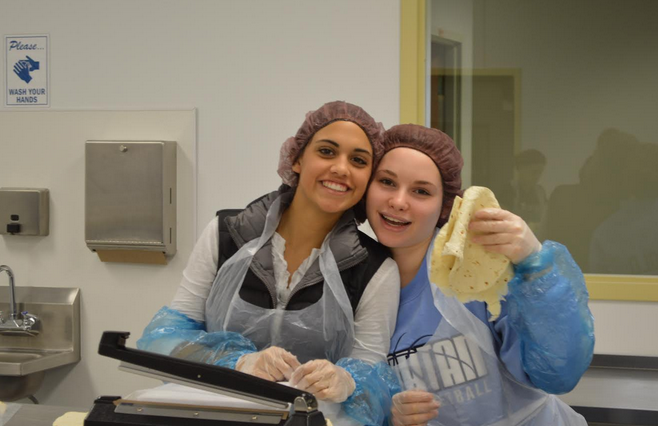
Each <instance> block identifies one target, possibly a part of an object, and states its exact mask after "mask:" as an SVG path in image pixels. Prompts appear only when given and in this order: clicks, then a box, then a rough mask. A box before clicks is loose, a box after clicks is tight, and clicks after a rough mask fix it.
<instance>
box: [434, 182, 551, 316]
mask: <svg viewBox="0 0 658 426" xmlns="http://www.w3.org/2000/svg"><path fill="white" fill-rule="evenodd" d="M540 249H541V244H540V243H539V241H538V240H537V238H536V237H535V236H534V234H533V233H532V231H531V230H530V228H528V225H527V224H526V223H525V222H524V221H523V219H521V218H520V217H518V216H516V215H514V214H512V213H510V212H508V211H505V210H501V209H500V206H499V204H498V201H497V200H496V197H495V196H494V194H493V192H491V190H490V189H488V188H484V187H479V186H473V187H470V188H468V189H467V190H466V191H465V192H464V198H463V199H462V198H461V197H456V198H455V203H454V205H453V207H452V211H451V213H450V219H449V221H448V223H447V224H446V225H445V226H443V228H441V231H440V232H439V235H438V236H437V237H436V240H435V241H434V248H433V251H432V258H431V266H430V279H431V280H432V282H433V283H434V284H435V285H437V286H438V287H439V288H440V289H441V291H443V293H445V294H447V295H449V296H455V297H456V298H457V299H458V300H459V301H461V302H462V303H466V302H470V301H473V300H478V301H482V302H486V303H487V307H488V310H489V312H490V313H491V318H490V320H491V321H493V320H495V319H496V318H497V317H498V315H500V300H501V299H502V298H503V297H504V295H505V294H507V283H508V282H509V280H511V279H512V277H513V275H514V272H513V270H512V265H511V263H512V262H513V263H518V262H520V261H521V260H523V259H525V258H526V257H527V256H528V255H530V254H532V253H534V252H535V251H538V250H540Z"/></svg>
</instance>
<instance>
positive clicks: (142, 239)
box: [85, 141, 176, 264]
mask: <svg viewBox="0 0 658 426" xmlns="http://www.w3.org/2000/svg"><path fill="white" fill-rule="evenodd" d="M85 240H86V243H87V247H89V249H90V250H92V251H95V252H96V253H98V256H99V257H100V259H101V260H102V261H109V262H136V263H160V264H165V263H166V256H172V255H173V254H174V253H176V142H164V141H87V143H86V145H85Z"/></svg>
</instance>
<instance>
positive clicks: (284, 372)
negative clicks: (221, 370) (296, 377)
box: [235, 346, 300, 382]
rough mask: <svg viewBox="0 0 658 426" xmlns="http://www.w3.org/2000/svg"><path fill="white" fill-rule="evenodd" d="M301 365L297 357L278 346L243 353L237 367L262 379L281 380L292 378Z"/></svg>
mask: <svg viewBox="0 0 658 426" xmlns="http://www.w3.org/2000/svg"><path fill="white" fill-rule="evenodd" d="M299 366H300V364H299V361H297V357H296V356H294V355H293V354H291V353H290V352H288V351H287V350H285V349H281V348H279V347H277V346H272V347H270V348H267V349H264V350H262V351H259V352H254V353H251V354H247V355H243V356H241V357H240V359H239V360H238V362H237V364H236V365H235V369H236V370H238V371H241V372H243V373H247V374H251V375H252V376H256V377H260V378H261V379H265V380H270V381H273V382H280V381H283V380H290V377H291V376H292V373H293V371H295V369H297V368H298V367H299Z"/></svg>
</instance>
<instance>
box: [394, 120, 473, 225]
mask: <svg viewBox="0 0 658 426" xmlns="http://www.w3.org/2000/svg"><path fill="white" fill-rule="evenodd" d="M383 144H384V154H386V153H387V152H388V151H390V150H392V149H395V148H411V149H415V150H416V151H420V152H422V153H423V154H425V155H427V156H428V157H430V158H431V159H432V161H434V163H435V164H436V166H437V167H438V168H439V172H440V173H441V181H442V183H443V205H442V207H441V215H440V216H439V223H438V226H443V225H444V224H445V223H446V222H447V221H448V217H449V216H450V211H451V210H452V204H453V202H454V201H455V197H456V196H457V195H460V196H461V195H462V190H461V187H462V177H461V171H462V166H463V165H464V159H463V158H462V155H461V153H460V152H459V150H458V149H457V146H456V145H455V142H453V140H452V139H450V136H448V135H446V134H445V133H443V132H442V131H440V130H437V129H431V128H428V127H425V126H419V125H417V124H400V125H397V126H393V127H391V128H390V129H388V130H387V131H386V132H385V133H384V140H383Z"/></svg>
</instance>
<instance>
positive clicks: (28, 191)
mask: <svg viewBox="0 0 658 426" xmlns="http://www.w3.org/2000/svg"><path fill="white" fill-rule="evenodd" d="M49 216H50V196H49V191H48V190H47V189H46V188H0V234H10V235H21V236H45V235H48V233H49V232H50V230H49V222H50V220H49Z"/></svg>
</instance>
